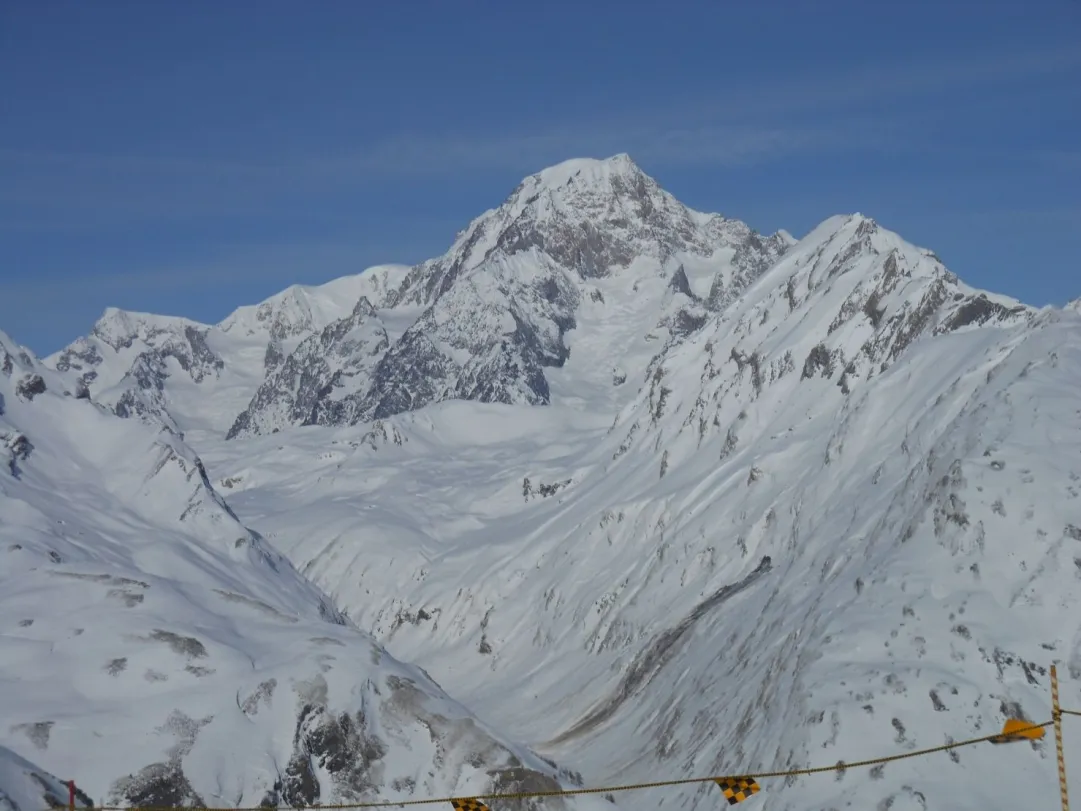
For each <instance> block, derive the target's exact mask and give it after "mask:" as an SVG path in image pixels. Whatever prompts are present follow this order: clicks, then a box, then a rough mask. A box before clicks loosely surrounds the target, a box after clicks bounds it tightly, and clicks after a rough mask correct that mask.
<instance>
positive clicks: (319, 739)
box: [0, 155, 1081, 811]
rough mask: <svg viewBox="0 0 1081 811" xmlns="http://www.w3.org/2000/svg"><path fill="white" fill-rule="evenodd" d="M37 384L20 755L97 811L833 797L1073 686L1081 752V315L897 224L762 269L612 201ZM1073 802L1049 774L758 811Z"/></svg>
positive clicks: (627, 179) (97, 342) (21, 586)
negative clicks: (620, 787) (646, 784)
mask: <svg viewBox="0 0 1081 811" xmlns="http://www.w3.org/2000/svg"><path fill="white" fill-rule="evenodd" d="M2 359H3V374H2V375H0V395H2V398H3V399H0V433H2V435H3V436H2V438H3V441H4V448H5V449H6V454H7V459H6V463H5V468H4V472H3V474H0V488H2V489H0V533H2V535H3V537H2V538H0V544H2V545H0V555H2V556H3V557H2V558H0V559H2V560H3V561H4V566H3V567H2V568H0V577H2V578H3V590H2V594H3V596H2V598H0V599H2V600H3V611H2V615H0V616H2V617H3V619H2V621H0V623H2V626H3V628H2V630H0V679H2V680H3V682H4V690H3V692H2V694H0V708H2V713H0V715H2V717H3V719H4V722H5V723H4V724H3V726H2V727H0V755H3V756H4V757H5V758H7V757H8V755H7V753H8V752H10V758H11V763H13V764H16V765H18V764H24V763H25V764H26V765H25V766H19V767H18V768H16V767H15V766H12V767H10V769H9V771H10V772H11V773H12V774H19V775H23V776H24V777H25V774H26V770H27V769H39V770H41V771H42V773H43V774H46V775H48V778H47V779H48V780H54V781H55V779H56V778H54V777H52V775H57V776H59V777H61V778H63V779H68V778H74V779H76V780H77V782H78V784H79V786H80V788H82V789H83V790H84V791H86V792H87V793H88V794H89V796H90V797H92V798H94V800H95V801H98V800H105V801H108V802H110V803H118V804H141V805H147V804H152V805H162V804H164V805H174V804H175V805H211V806H226V807H227V806H237V805H240V806H245V805H246V806H251V805H257V804H260V803H264V802H265V803H267V804H270V805H279V804H280V805H298V804H310V803H313V802H323V803H327V802H349V801H362V800H397V799H414V800H415V799H421V798H424V797H445V796H449V795H452V794H453V795H455V796H473V795H477V794H485V793H500V792H511V791H518V790H523V791H530V790H541V791H543V790H548V789H552V788H555V787H557V786H562V787H563V788H567V789H571V788H574V787H576V786H579V785H585V786H603V785H611V784H621V783H635V782H641V781H652V780H666V779H681V778H688V777H698V776H710V775H716V776H722V775H726V774H734V773H745V772H751V771H765V770H770V771H772V770H780V769H786V768H798V767H803V766H829V765H831V764H834V763H837V762H838V761H854V760H858V759H861V758H866V757H875V756H878V755H890V754H895V753H903V752H906V751H911V750H914V749H919V748H925V747H933V746H938V745H941V744H945V743H949V742H950V741H951V740H961V739H965V738H970V737H977V736H982V735H988V734H991V733H993V732H996V731H997V730H998V729H1000V728H1001V725H1002V723H1003V721H1004V720H1005V719H1006V718H1007V717H1023V718H1027V719H1030V720H1033V721H1036V722H1043V721H1046V720H1048V719H1049V718H1050V715H1051V710H1050V693H1049V676H1048V666H1049V665H1050V663H1052V662H1058V663H1059V665H1058V670H1059V674H1060V679H1061V681H1062V685H1061V690H1062V701H1063V704H1064V706H1067V707H1071V708H1074V709H1081V311H1079V309H1078V306H1077V303H1076V302H1075V303H1074V304H1072V305H1070V306H1067V307H1066V308H1063V309H1057V308H1051V307H1048V308H1043V309H1036V308H1033V307H1029V306H1026V305H1024V304H1022V303H1020V302H1017V301H1013V300H1010V299H1008V298H1006V297H1003V296H997V295H994V294H992V293H985V292H982V291H978V290H974V289H972V288H970V287H968V286H967V285H965V284H964V282H962V281H961V280H959V279H958V278H957V277H956V276H954V275H953V274H952V273H950V272H949V271H948V270H947V269H946V268H945V267H944V266H943V265H942V264H941V262H940V261H939V259H938V257H936V256H935V255H934V254H933V253H932V252H930V251H928V250H925V249H921V248H918V247H916V246H913V245H911V244H910V243H908V242H906V241H904V240H903V239H902V238H901V237H899V236H897V235H896V234H893V233H891V232H890V231H888V230H886V229H885V228H883V227H882V226H881V225H879V224H878V223H876V222H875V221H874V220H872V219H870V218H868V217H865V216H862V215H859V214H856V215H851V216H836V217H831V218H829V219H827V220H825V221H824V222H823V223H822V224H821V225H820V226H818V227H817V228H816V229H814V230H813V231H812V232H811V233H809V234H807V235H806V236H804V237H803V238H802V239H800V240H796V239H795V238H793V237H792V236H790V235H789V234H787V233H786V232H779V233H777V234H774V235H772V236H768V235H762V234H758V233H756V232H755V231H753V230H752V229H751V228H749V227H748V226H746V225H744V224H743V223H740V222H739V221H737V220H732V219H728V218H726V217H721V216H720V215H707V214H701V213H699V212H695V211H691V210H689V209H687V208H686V207H684V206H683V205H682V204H680V203H679V202H678V201H676V200H675V199H674V198H673V197H671V195H669V194H667V193H666V192H665V191H663V190H662V189H661V188H660V187H659V186H657V184H656V183H655V182H654V181H653V180H652V179H651V178H649V177H648V176H646V175H645V174H644V173H642V172H641V170H640V169H639V168H638V167H637V166H636V165H635V164H634V163H633V162H632V161H631V160H630V159H629V158H628V157H627V156H624V155H620V156H616V157H614V158H610V159H608V160H604V161H595V160H577V161H569V162H567V163H565V164H561V165H559V166H555V167H551V168H550V169H547V170H544V171H542V172H540V173H538V174H536V175H534V176H531V177H530V178H527V179H526V180H525V181H523V183H522V184H521V185H520V186H519V187H518V188H517V189H515V190H514V191H513V193H512V194H511V195H510V196H509V197H508V199H507V200H506V201H504V203H503V204H502V205H500V206H499V207H497V208H495V209H492V210H491V211H488V212H486V213H484V214H483V215H481V216H480V217H478V218H477V219H475V220H474V221H473V222H472V223H470V224H469V226H468V227H467V228H466V229H464V230H463V231H462V232H461V233H460V234H459V235H458V238H457V239H456V241H455V243H454V245H453V246H451V248H450V250H449V251H448V252H447V253H446V254H445V255H443V256H441V257H438V258H436V259H432V260H429V261H428V262H424V263H421V264H420V265H417V266H416V267H413V268H409V267H405V266H398V265H385V266H380V267H378V268H373V269H371V270H369V271H366V272H364V273H362V274H359V275H357V276H353V277H346V278H344V279H340V280H337V281H335V282H332V283H331V284H329V285H326V286H323V287H294V288H290V289H288V290H286V291H283V292H282V293H281V294H279V295H278V296H275V297H273V298H272V299H270V300H268V301H267V302H264V303H262V304H258V305H255V306H250V307H242V308H240V309H239V310H237V311H236V312H235V313H234V314H233V315H231V316H230V317H229V318H227V319H226V320H225V321H223V322H222V323H221V324H218V325H206V324H199V323H197V322H193V321H187V320H183V319H176V318H166V317H161V316H154V315H149V314H133V313H125V312H121V311H117V310H110V311H108V312H106V314H105V315H104V316H103V317H102V319H101V320H100V321H99V323H98V324H97V325H96V326H95V328H94V330H93V331H92V333H91V334H90V335H88V336H86V337H85V338H81V339H79V340H78V341H76V342H74V343H73V344H72V345H71V346H70V347H68V348H67V349H65V350H63V351H61V352H59V353H57V354H56V355H54V356H52V357H50V358H47V359H45V360H43V361H39V360H38V359H36V358H34V357H33V356H32V355H31V354H30V353H29V352H27V351H26V350H24V349H23V348H21V347H19V346H17V345H15V344H14V343H13V342H12V341H11V340H10V339H8V338H7V337H6V336H4V337H3V354H2ZM1064 727H1065V744H1066V751H1067V758H1068V761H1069V763H1068V771H1069V776H1070V778H1071V780H1072V781H1074V783H1075V784H1076V785H1081V756H1078V754H1077V753H1079V752H1081V719H1072V718H1069V719H1067V720H1065V722H1064ZM1071 752H1072V753H1073V755H1072V758H1071V754H1070V753H1071ZM7 762H8V761H7V760H4V759H0V764H3V767H4V768H5V769H8V766H7V765H6V764H7ZM31 764H32V765H31ZM7 773H8V772H6V771H0V779H5V780H6V779H7V778H5V777H4V775H6V774H7ZM1055 776H1056V764H1055V751H1054V742H1053V738H1052V736H1050V735H1048V736H1047V737H1045V738H1044V739H1043V740H1041V741H1038V742H1033V743H1018V744H1011V745H1008V746H993V745H990V744H981V745H978V746H974V747H967V748H964V749H959V750H957V751H954V752H949V753H943V754H938V755H934V756H929V757H927V758H914V759H911V760H904V761H900V762H897V763H890V764H887V765H885V766H881V767H875V768H873V769H852V770H849V771H846V772H841V773H829V774H820V775H810V776H805V777H798V778H791V779H787V780H763V781H762V791H761V793H760V794H758V795H756V796H755V797H753V798H751V799H749V800H748V801H747V802H748V803H755V804H758V803H762V804H763V807H764V808H769V809H792V810H793V811H797V810H800V811H802V809H807V810H808V811H810V809H844V808H866V807H873V808H880V809H883V811H885V810H886V809H890V810H891V811H905V809H910V808H912V809H935V808H972V809H977V808H979V809H987V808H998V807H1006V806H1007V805H1012V804H1013V803H1015V802H1016V797H1017V786H1018V785H1019V784H1020V785H1024V786H1025V787H1026V788H1025V797H1026V799H1028V800H1029V801H1030V802H1032V803H1034V804H1036V805H1040V806H1046V807H1051V806H1050V804H1051V803H1055V802H1057V793H1058V789H1057V785H1056V781H1055ZM24 777H20V778H19V779H20V780H23V782H25V779H24ZM12 780H13V781H14V780H15V778H12ZM16 782H17V781H16ZM19 785H20V786H21V785H22V783H20V784H19ZM35 785H38V784H37V783H35ZM5 786H6V783H0V792H2V791H8V794H9V795H10V796H13V797H14V796H16V795H17V796H19V797H26V796H27V789H25V787H24V788H18V789H10V790H8V789H7V788H5ZM19 792H21V793H19ZM32 793H33V792H31V794H32ZM4 796H5V795H4V794H2V793H0V807H2V806H3V803H4V799H3V798H4ZM35 801H36V802H40V801H39V800H35ZM28 802H29V801H28V800H25V799H24V800H21V801H20V800H14V801H12V802H11V803H10V804H11V805H12V808H13V809H22V811H44V809H43V808H41V809H38V808H29V807H28V806H27V803H28ZM722 802H724V800H723V798H722V797H721V795H720V792H719V790H718V789H717V787H716V786H715V785H711V784H709V783H703V784H701V785H698V786H695V785H690V786H683V787H664V788H655V789H649V790H643V791H634V792H626V793H618V794H615V795H613V796H612V797H610V798H607V797H605V796H603V795H596V796H592V795H583V796H577V797H573V798H566V799H555V798H547V799H538V800H530V801H528V802H525V803H523V802H522V801H518V800H515V801H508V800H502V801H501V800H492V801H491V802H490V803H489V804H490V805H492V806H493V808H494V809H495V810H496V811H499V809H502V808H503V807H504V806H507V807H508V808H509V807H510V806H511V805H516V804H519V805H521V806H522V807H537V808H539V807H555V806H556V805H559V804H565V805H570V806H575V807H582V808H585V807H594V808H598V809H599V808H602V807H612V806H613V805H614V807H618V808H633V809H638V808H641V809H646V808H655V807H657V806H659V805H663V806H665V807H669V808H673V807H674V808H680V809H700V808H711V807H716V805H717V804H718V803H722Z"/></svg>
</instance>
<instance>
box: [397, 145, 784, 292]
mask: <svg viewBox="0 0 1081 811" xmlns="http://www.w3.org/2000/svg"><path fill="white" fill-rule="evenodd" d="M791 244H792V239H791V237H788V236H787V235H780V234H774V235H772V236H769V237H764V236H761V235H759V234H757V233H756V232H755V231H754V230H753V229H751V228H750V227H749V226H747V225H746V224H744V223H742V222H739V221H738V220H730V219H728V218H726V217H723V216H721V215H719V214H703V213H701V212H697V211H693V210H691V209H689V208H687V207H686V206H684V205H683V204H682V203H680V202H679V201H678V200H677V199H676V198H675V197H673V196H672V195H671V194H669V193H668V192H667V191H665V190H664V189H662V188H661V187H660V185H659V184H658V183H657V182H656V180H654V179H653V178H652V177H650V176H649V175H647V174H646V173H645V172H643V171H642V170H641V168H639V167H638V165H637V164H635V163H634V161H633V160H631V158H630V157H629V156H628V155H626V154H619V155H615V156H613V157H610V158H607V159H603V160H600V159H593V158H576V159H573V160H568V161H564V162H563V163H559V164H556V165H555V166H551V167H549V168H547V169H544V170H542V171H540V172H537V173H536V174H533V175H530V176H529V177H527V178H526V179H525V180H523V181H522V182H521V183H520V184H519V185H518V187H517V188H515V190H514V191H513V192H512V193H511V194H510V196H509V197H508V198H507V199H506V200H505V201H504V202H503V204H502V205H500V206H499V207H498V208H495V209H492V210H489V211H487V212H485V213H484V214H482V215H481V216H480V217H477V218H476V219H474V220H473V221H472V222H471V223H470V224H469V226H468V227H467V228H466V229H465V230H464V231H462V232H460V233H459V234H458V237H457V239H456V240H455V243H454V245H453V246H452V247H451V249H450V250H449V251H448V252H447V253H446V254H445V255H444V256H442V257H439V258H437V259H433V260H429V261H428V262H424V263H422V264H421V265H418V266H417V267H415V268H414V269H413V270H412V271H411V272H410V274H409V276H408V277H407V279H406V281H405V283H404V284H403V286H402V296H403V299H404V300H407V301H411V302H414V303H418V304H421V303H423V304H430V303H431V302H432V301H434V300H435V299H437V298H438V297H439V296H441V295H443V294H444V293H446V292H447V290H449V289H450V287H451V286H452V285H453V284H454V282H455V280H456V279H457V278H458V276H459V275H460V274H461V273H462V272H464V271H465V270H466V269H468V268H472V267H476V266H478V265H480V264H481V263H483V262H485V261H486V260H488V259H490V258H491V257H493V256H494V255H495V254H496V253H501V254H503V255H505V256H513V255H515V254H520V253H526V252H529V251H531V250H533V251H537V252H539V253H543V254H546V255H547V256H549V257H550V258H551V259H553V260H554V261H555V262H556V263H557V264H558V265H559V266H561V267H563V268H566V269H567V270H569V271H572V272H573V273H574V274H575V275H576V276H577V277H579V278H581V279H591V278H603V277H606V276H611V275H613V274H615V273H619V272H620V271H621V270H623V269H625V268H627V267H628V266H629V265H631V263H632V262H633V261H634V260H635V259H638V258H643V257H644V258H651V259H655V260H658V261H660V262H661V263H664V262H665V261H667V260H668V259H669V258H670V257H671V256H672V255H673V254H675V253H677V252H680V251H682V252H687V253H691V254H696V255H699V256H707V257H708V256H713V255H714V254H716V253H717V252H718V251H719V250H722V249H734V250H735V251H736V256H735V257H734V258H733V262H734V263H735V265H737V266H740V267H742V266H743V265H744V264H748V265H753V266H754V268H755V269H756V270H757V271H758V272H761V271H762V270H764V269H765V268H766V267H768V265H769V264H770V263H771V262H772V261H773V260H775V259H776V257H777V256H779V255H780V254H781V253H783V251H784V249H785V248H787V247H788V246H789V245H791Z"/></svg>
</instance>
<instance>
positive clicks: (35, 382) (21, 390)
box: [15, 375, 45, 400]
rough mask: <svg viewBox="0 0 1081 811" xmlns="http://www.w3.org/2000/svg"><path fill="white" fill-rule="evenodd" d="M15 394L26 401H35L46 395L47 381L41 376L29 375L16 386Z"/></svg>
mask: <svg viewBox="0 0 1081 811" xmlns="http://www.w3.org/2000/svg"><path fill="white" fill-rule="evenodd" d="M15 393H16V394H17V395H19V397H21V398H22V399H24V400H33V399H34V398H35V397H37V396H38V395H39V394H44V393H45V380H44V379H43V378H42V376H41V375H27V376H26V377H24V378H23V379H22V380H20V381H19V383H18V385H16V386H15Z"/></svg>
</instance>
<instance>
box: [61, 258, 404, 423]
mask: <svg viewBox="0 0 1081 811" xmlns="http://www.w3.org/2000/svg"><path fill="white" fill-rule="evenodd" d="M407 270H408V268H406V267H404V266H399V265H380V266H377V267H373V268H369V269H368V270H366V271H365V272H364V273H362V274H358V275H356V276H345V277H342V278H340V279H335V280H334V281H331V282H328V283H327V284H324V285H319V286H315V287H313V286H303V285H293V286H292V287H289V288H288V289H286V290H283V291H282V292H281V293H278V294H277V295H274V296H271V297H270V298H269V299H267V300H266V301H264V302H262V303H261V304H258V305H254V306H245V307H240V308H238V309H237V310H236V311H235V312H233V313H232V314H231V315H230V316H228V317H227V318H226V319H225V320H224V321H222V322H221V323H220V324H217V325H213V326H212V325H209V324H200V323H198V322H195V321H191V320H189V319H186V318H176V317H171V316H161V315H151V314H148V313H131V312H125V311H123V310H117V309H115V308H110V309H108V310H106V311H105V313H104V314H103V315H102V317H101V318H100V319H99V320H98V322H97V323H96V324H95V325H94V328H93V329H92V330H91V333H90V335H88V336H86V337H83V338H79V339H78V340H76V341H75V342H74V343H72V344H71V345H70V346H68V347H66V348H65V349H63V350H61V351H60V352H57V353H56V354H54V355H52V356H50V357H49V358H46V359H45V362H46V365H48V366H50V367H51V368H53V369H54V370H55V371H56V372H57V373H59V374H60V375H61V376H62V377H64V378H65V380H66V381H67V383H68V385H69V387H71V388H73V389H74V388H79V389H80V390H86V391H89V392H90V393H91V395H92V397H93V399H94V401H95V402H98V403H101V404H103V405H107V406H108V407H109V408H110V409H112V410H113V411H114V412H115V413H116V414H117V415H119V416H122V417H133V416H139V417H144V418H147V419H149V420H150V421H152V422H154V423H160V422H163V423H164V424H166V425H169V426H170V427H173V428H175V429H178V430H188V429H195V430H197V431H200V430H201V431H208V432H211V433H219V434H220V433H224V432H225V431H226V430H227V429H228V428H229V426H230V425H232V423H233V422H234V421H235V419H236V416H237V414H238V413H240V412H241V411H242V410H244V409H245V407H246V406H247V405H248V403H249V402H250V401H251V399H252V397H253V396H256V392H257V391H258V389H259V387H260V386H261V385H262V384H263V382H264V381H265V380H267V379H268V377H273V376H274V375H275V374H276V373H277V372H278V371H279V370H280V367H281V366H282V365H283V363H284V362H285V361H286V359H287V358H288V357H289V355H290V354H291V353H292V352H293V351H294V350H295V349H297V348H298V347H299V346H301V345H302V344H303V343H304V341H305V340H306V339H307V338H309V337H311V336H312V335H314V334H317V333H319V332H320V331H322V330H323V329H324V328H325V327H327V326H328V325H330V324H333V323H335V322H337V321H338V320H339V319H343V318H349V317H350V316H351V314H352V312H353V310H354V308H355V307H356V306H357V303H358V302H359V301H360V300H361V298H367V299H368V301H369V302H371V303H373V304H374V305H375V306H378V307H385V306H388V305H389V304H392V303H394V302H396V300H397V299H396V293H395V289H396V288H395V285H396V284H397V283H398V282H399V280H400V279H401V277H403V276H404V275H405V273H406V271H407Z"/></svg>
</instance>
